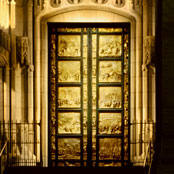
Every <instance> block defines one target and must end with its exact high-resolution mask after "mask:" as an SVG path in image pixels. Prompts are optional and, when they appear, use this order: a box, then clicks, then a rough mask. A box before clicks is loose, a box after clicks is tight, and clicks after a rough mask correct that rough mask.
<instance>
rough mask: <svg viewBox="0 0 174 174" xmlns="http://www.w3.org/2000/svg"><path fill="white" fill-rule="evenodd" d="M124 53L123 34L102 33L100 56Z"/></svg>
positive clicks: (117, 55) (115, 55)
mask: <svg viewBox="0 0 174 174" xmlns="http://www.w3.org/2000/svg"><path fill="white" fill-rule="evenodd" d="M121 55H122V36H121V35H100V36H99V56H100V57H120V56H121Z"/></svg>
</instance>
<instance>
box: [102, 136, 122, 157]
mask: <svg viewBox="0 0 174 174" xmlns="http://www.w3.org/2000/svg"><path fill="white" fill-rule="evenodd" d="M99 159H100V160H113V159H114V160H120V159H121V139H117V138H102V139H100V140H99Z"/></svg>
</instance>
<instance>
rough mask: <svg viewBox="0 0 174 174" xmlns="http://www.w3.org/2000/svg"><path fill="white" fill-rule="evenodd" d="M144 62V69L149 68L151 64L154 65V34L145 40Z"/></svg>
mask: <svg viewBox="0 0 174 174" xmlns="http://www.w3.org/2000/svg"><path fill="white" fill-rule="evenodd" d="M144 51H145V54H144V56H145V57H144V64H143V71H145V70H147V69H148V67H149V66H150V65H151V66H153V62H154V57H155V37H154V36H147V38H146V39H145V41H144Z"/></svg>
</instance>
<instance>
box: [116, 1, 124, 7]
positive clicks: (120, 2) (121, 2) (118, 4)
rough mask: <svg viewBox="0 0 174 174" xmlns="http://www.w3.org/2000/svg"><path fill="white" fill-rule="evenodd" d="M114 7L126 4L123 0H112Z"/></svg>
mask: <svg viewBox="0 0 174 174" xmlns="http://www.w3.org/2000/svg"><path fill="white" fill-rule="evenodd" d="M113 1H114V5H115V6H116V7H123V6H124V5H125V4H126V1H125V0H113Z"/></svg>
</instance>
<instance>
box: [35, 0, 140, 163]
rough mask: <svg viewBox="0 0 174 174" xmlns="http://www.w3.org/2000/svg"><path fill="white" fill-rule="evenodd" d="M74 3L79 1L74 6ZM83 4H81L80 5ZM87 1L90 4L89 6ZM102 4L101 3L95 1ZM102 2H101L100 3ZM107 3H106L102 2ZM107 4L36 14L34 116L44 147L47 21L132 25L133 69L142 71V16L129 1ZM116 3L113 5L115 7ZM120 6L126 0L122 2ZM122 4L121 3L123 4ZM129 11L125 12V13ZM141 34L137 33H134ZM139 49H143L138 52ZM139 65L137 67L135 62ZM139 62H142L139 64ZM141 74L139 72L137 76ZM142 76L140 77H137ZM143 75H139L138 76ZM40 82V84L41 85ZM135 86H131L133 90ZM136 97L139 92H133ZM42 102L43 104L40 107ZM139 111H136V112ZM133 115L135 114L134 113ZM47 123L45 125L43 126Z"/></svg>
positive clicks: (62, 7) (45, 150)
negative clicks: (123, 23) (117, 4)
mask: <svg viewBox="0 0 174 174" xmlns="http://www.w3.org/2000/svg"><path fill="white" fill-rule="evenodd" d="M74 2H77V3H76V4H74ZM80 2H81V3H80ZM87 2H88V3H87ZM95 2H99V1H95ZM100 2H101V1H100ZM103 2H106V1H103ZM107 2H108V3H106V4H99V3H94V1H92V0H88V1H87V0H82V1H71V3H68V0H67V1H63V0H62V3H61V5H60V6H59V7H58V8H53V7H50V6H48V7H47V8H44V9H43V10H42V11H40V12H39V13H37V16H36V17H35V91H36V93H35V108H36V110H35V115H36V118H39V119H40V116H42V122H43V125H42V126H43V127H44V128H45V129H44V130H43V135H44V140H43V141H44V142H43V143H42V144H47V143H48V137H47V136H48V135H47V132H48V127H47V126H45V124H46V125H48V124H47V123H48V112H47V111H48V105H47V104H48V103H47V101H48V86H47V85H48V84H47V81H48V53H47V52H48V46H47V41H48V35H47V34H48V30H47V23H48V22H60V23H61V22H65V23H67V22H70V23H72V22H90V21H91V22H93V23H95V22H96V23H97V22H101V23H104V22H109V23H112V22H113V23H116V22H129V23H130V24H131V36H132V38H133V39H131V42H130V44H131V48H132V49H131V52H130V56H131V62H130V65H131V69H133V70H134V71H133V73H135V72H136V67H135V66H138V67H139V68H137V69H141V66H142V65H141V62H140V61H139V59H140V58H141V57H142V52H141V50H142V45H141V43H142V42H141V37H140V36H142V33H141V31H142V30H141V17H140V16H139V15H138V14H137V13H136V11H134V10H133V7H132V6H131V4H130V5H129V3H130V1H129V2H128V1H127V2H126V4H125V5H124V6H123V8H117V6H116V5H115V2H116V1H114V0H108V1H107ZM113 2H114V4H113ZM120 2H121V3H123V2H125V1H120ZM121 5H122V4H121ZM125 9H126V10H125ZM136 29H137V30H138V31H139V32H135V30H136ZM136 50H140V51H137V52H136ZM133 62H137V64H135V63H133ZM139 62H140V63H139ZM138 73H139V72H137V74H138ZM138 75H139V74H138ZM133 76H135V74H133ZM139 76H140V75H139ZM40 82H41V84H40ZM140 82H141V79H135V78H132V84H135V83H140ZM133 87H134V86H133V85H132V86H131V90H134V89H132V88H133ZM45 91H46V92H45ZM134 94H136V93H134ZM132 96H133V98H136V96H135V95H132ZM41 98H42V99H43V100H42V105H40V102H41ZM131 107H132V108H135V110H136V105H135V103H134V102H132V104H131ZM135 112H137V111H135ZM132 115H134V113H133V114H132ZM44 123H45V124H44ZM42 149H43V163H44V166H46V165H47V158H46V156H47V154H48V147H47V146H46V145H45V146H43V147H42Z"/></svg>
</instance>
